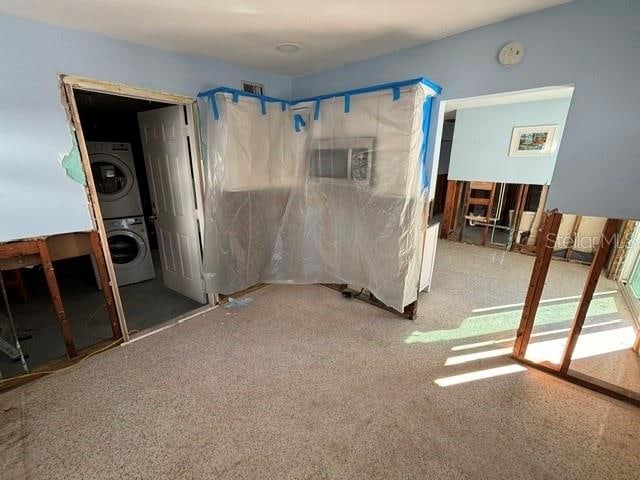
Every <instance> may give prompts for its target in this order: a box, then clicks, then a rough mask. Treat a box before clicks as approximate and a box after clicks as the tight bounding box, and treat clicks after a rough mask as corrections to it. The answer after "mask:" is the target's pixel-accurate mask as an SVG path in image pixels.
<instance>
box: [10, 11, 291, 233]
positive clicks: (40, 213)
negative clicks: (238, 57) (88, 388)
mask: <svg viewBox="0 0 640 480" xmlns="http://www.w3.org/2000/svg"><path fill="white" fill-rule="evenodd" d="M0 64H1V65H2V75H0V241H7V240H11V239H17V238H27V237H33V236H37V235H48V234H55V233H63V232H71V231H80V230H87V229H90V228H91V227H92V225H91V220H90V216H89V211H88V204H87V199H86V196H85V192H84V187H83V186H82V185H80V184H78V183H76V182H74V181H73V180H71V179H70V178H68V177H67V176H66V174H65V171H64V170H63V169H62V167H61V166H60V163H59V155H60V153H65V152H67V151H69V150H70V148H71V145H72V144H71V136H70V132H69V127H68V123H67V120H66V118H65V113H64V109H63V107H62V104H61V103H60V91H59V86H58V75H59V74H61V73H65V74H71V75H80V76H85V77H92V78H96V79H99V80H106V81H111V82H119V83H124V84H128V85H132V86H138V87H145V88H150V89H155V90H162V91H166V92H170V93H175V94H182V95H189V96H195V95H196V94H197V93H198V92H199V91H201V90H206V89H209V88H212V87H214V86H218V85H228V86H235V87H238V88H239V87H240V81H241V80H253V81H257V82H259V83H263V84H264V85H265V87H266V93H267V94H269V95H273V96H281V97H285V98H287V97H289V96H290V90H291V81H290V79H289V78H286V77H281V76H277V75H272V74H267V73H261V72H257V71H254V70H250V69H246V68H243V67H239V66H237V65H233V64H230V63H225V62H220V61H215V60H209V59H204V58H198V57H193V56H186V55H178V54H175V53H169V52H164V51H161V50H157V49H154V48H148V47H143V46H139V45H135V44H132V43H128V42H122V41H117V40H112V39H109V38H106V37H102V36H98V35H94V34H89V33H82V32H77V31H73V30H69V29H65V28H60V27H54V26H50V25H46V24H43V23H39V22H33V21H29V20H23V19H18V18H15V17H10V16H4V15H0Z"/></svg>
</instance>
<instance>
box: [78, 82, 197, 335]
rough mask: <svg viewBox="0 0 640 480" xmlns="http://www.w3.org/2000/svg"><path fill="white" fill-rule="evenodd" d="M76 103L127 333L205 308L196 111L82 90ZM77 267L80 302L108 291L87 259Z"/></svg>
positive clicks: (167, 104) (82, 259)
mask: <svg viewBox="0 0 640 480" xmlns="http://www.w3.org/2000/svg"><path fill="white" fill-rule="evenodd" d="M74 98H75V102H76V105H77V108H78V114H79V121H80V125H81V127H82V133H83V137H84V140H85V143H86V146H87V152H88V154H89V160H90V165H91V172H90V173H91V175H92V178H93V182H94V184H95V187H96V192H97V197H98V202H99V205H100V211H101V214H102V220H103V223H104V227H105V233H106V237H107V244H108V248H109V253H110V255H111V259H112V262H113V267H114V270H115V275H116V283H117V285H118V288H119V290H120V296H121V298H122V303H123V307H124V313H125V315H126V319H127V325H128V328H129V329H130V330H134V329H135V330H138V331H140V330H144V329H148V328H150V327H153V326H156V325H159V324H161V323H164V322H166V321H167V320H171V319H172V318H175V317H177V316H180V315H183V314H185V313H187V312H190V311H192V310H194V309H196V308H199V307H201V306H202V305H204V304H205V303H207V295H206V293H205V292H204V285H203V282H202V274H201V256H202V250H201V243H200V240H201V239H200V233H199V225H198V218H197V209H198V207H199V202H198V196H197V195H196V189H197V188H198V186H197V181H196V178H199V177H198V176H197V175H196V174H195V173H194V164H195V163H196V162H195V161H194V160H195V159H194V158H192V152H193V149H194V145H195V138H193V137H194V134H193V132H194V130H193V128H191V126H192V125H191V123H190V122H189V120H190V117H192V115H190V112H189V111H188V110H189V109H190V107H189V106H187V105H175V104H169V103H165V102H158V101H153V100H147V99H139V98H131V97H126V96H120V95H113V94H107V93H99V92H92V91H88V90H82V89H74ZM71 268H74V270H75V271H76V272H82V275H76V278H77V279H78V285H77V289H76V291H75V292H74V293H75V294H77V295H78V298H82V297H85V294H86V293H87V290H88V289H95V287H96V286H97V287H98V288H101V287H102V286H101V285H100V284H99V283H100V282H99V279H97V277H96V281H95V282H93V281H91V280H92V279H93V275H92V273H93V272H92V270H93V268H92V265H91V264H90V263H89V261H88V259H87V258H86V257H84V258H79V259H78V260H77V262H76V264H74V265H73V266H71ZM67 297H68V300H67V302H72V301H73V296H72V295H71V294H68V296H67ZM87 308H91V306H89V305H87ZM95 315H96V316H99V315H101V312H97V313H96V314H95ZM95 324H96V325H103V324H104V323H103V322H100V321H98V319H96V322H95ZM96 333H98V334H102V332H96Z"/></svg>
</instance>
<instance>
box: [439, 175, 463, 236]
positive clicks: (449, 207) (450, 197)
mask: <svg viewBox="0 0 640 480" xmlns="http://www.w3.org/2000/svg"><path fill="white" fill-rule="evenodd" d="M458 184H459V182H457V181H455V180H449V181H448V182H447V193H446V195H445V200H444V217H443V221H442V228H441V229H440V238H448V237H449V234H450V233H451V232H452V231H453V230H454V229H455V218H456V200H457V198H458Z"/></svg>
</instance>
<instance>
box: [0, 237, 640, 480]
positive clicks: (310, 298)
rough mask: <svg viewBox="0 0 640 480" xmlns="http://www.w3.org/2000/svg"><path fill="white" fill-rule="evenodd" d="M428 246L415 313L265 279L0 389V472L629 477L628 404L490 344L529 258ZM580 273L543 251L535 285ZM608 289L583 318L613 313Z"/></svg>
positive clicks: (512, 309) (638, 440)
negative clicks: (183, 317) (226, 304)
mask: <svg viewBox="0 0 640 480" xmlns="http://www.w3.org/2000/svg"><path fill="white" fill-rule="evenodd" d="M438 248H439V253H438V258H437V267H436V273H435V279H434V286H433V290H432V292H431V293H429V294H425V295H423V296H422V298H421V313H420V318H419V319H418V321H416V322H410V321H407V320H402V319H400V318H398V317H396V316H394V315H393V314H391V313H388V312H385V311H381V310H379V309H376V308H375V307H371V306H369V305H366V304H364V303H362V302H359V301H357V300H346V299H344V298H342V297H341V296H340V295H339V294H337V293H336V292H333V291H331V290H329V289H327V288H325V287H321V286H268V287H266V288H264V289H262V290H259V291H256V292H253V293H252V294H250V296H251V297H253V299H254V301H253V302H252V303H251V304H249V305H248V306H245V307H240V308H237V309H233V310H228V309H225V308H218V309H215V310H213V311H211V312H209V313H207V314H204V315H201V316H199V317H196V318H193V319H191V320H188V321H186V322H184V323H182V324H180V325H177V326H175V327H173V328H169V329H166V330H163V331H162V332H159V333H157V334H154V335H152V336H149V337H146V338H143V339H140V340H139V341H136V342H133V343H131V344H128V345H125V346H122V347H118V348H116V349H113V350H111V351H108V352H106V353H104V354H101V355H98V356H96V357H93V358H91V359H89V360H87V361H86V362H84V363H83V364H82V365H80V366H78V367H76V368H73V369H70V370H67V371H65V372H62V373H58V374H55V375H52V376H50V377H48V378H44V379H41V380H38V381H36V382H33V383H31V384H29V385H27V386H24V387H21V388H19V389H16V390H12V391H9V392H7V393H5V394H3V395H0V445H1V446H0V465H2V471H1V473H0V477H1V478H2V479H3V480H5V479H6V480H9V479H22V478H25V479H48V480H53V479H63V478H64V479H122V478H137V479H154V480H158V479H210V478H220V479H245V478H246V479H259V478H274V479H283V478H287V479H288V478H296V479H297V478H300V479H303V478H313V479H315V478H319V479H323V478H331V479H351V478H363V479H365V478H366V479H392V478H393V479H395V478H401V479H408V478H416V479H418V478H419V479H426V478H436V479H447V478H456V479H462V478H469V479H477V478H491V479H493V478H503V479H515V478H517V479H541V478H544V479H556V478H557V479H585V478H615V479H627V478H629V479H632V478H633V479H636V478H638V462H639V459H638V453H639V452H640V450H639V448H638V446H639V445H640V409H638V408H634V407H631V406H629V405H626V404H623V403H620V402H617V401H613V400H610V399H608V398H606V397H603V396H600V395H598V394H595V393H592V392H590V391H587V390H584V389H582V388H580V387H577V386H573V385H570V384H567V383H564V382H562V381H561V380H558V379H555V378H552V377H550V376H547V375H545V374H543V373H540V372H537V371H530V370H520V369H519V368H518V367H519V366H518V365H516V364H514V362H512V361H511V360H510V359H509V357H508V355H507V354H506V353H505V354H502V355H499V356H495V352H493V351H494V350H496V349H497V348H502V347H508V346H509V344H508V342H507V343H505V339H506V340H508V339H509V337H511V336H513V334H514V327H515V325H517V320H518V318H519V312H518V309H519V307H518V306H509V305H510V304H517V303H519V302H522V301H523V299H524V292H525V289H526V285H527V283H528V279H529V273H530V269H531V265H532V262H533V259H532V257H527V256H523V255H519V254H506V253H503V252H498V251H492V250H488V249H482V248H480V247H473V246H468V245H461V244H457V243H454V242H441V243H440V244H439V247H438ZM584 275H586V270H585V269H584V267H581V266H579V265H570V264H566V263H561V262H554V263H553V265H552V268H551V273H550V277H549V281H548V284H547V288H546V290H545V298H547V299H552V298H558V297H566V296H571V295H576V294H577V293H579V292H580V289H581V280H583V279H584ZM600 283H601V285H600V286H599V290H600V291H601V292H603V291H606V290H611V286H612V285H611V284H609V283H607V282H600ZM613 285H614V286H615V284H613ZM605 296H606V295H605ZM614 297H615V295H614ZM614 297H612V298H613V306H614V308H613V310H616V311H612V308H609V309H606V308H604V307H606V306H607V305H608V306H609V307H611V302H609V303H607V305H605V306H603V309H601V310H600V311H598V312H595V313H594V315H592V316H591V317H590V320H589V321H590V322H596V323H597V322H599V323H603V321H602V319H603V318H605V317H602V316H603V315H604V316H606V318H607V319H610V318H612V317H611V316H612V315H613V316H614V317H615V316H617V317H624V316H625V315H626V313H624V312H623V306H622V305H620V304H619V299H617V297H616V298H614ZM562 302H563V301H556V302H550V304H551V305H556V304H561V303H562ZM565 302H566V300H565ZM496 307H499V308H497V309H496ZM474 310H475V312H474ZM563 311H564V310H563ZM596 314H597V315H596ZM608 321H612V320H608ZM568 322H569V320H566V319H562V320H561V321H558V322H555V323H549V324H547V326H548V328H551V326H553V328H555V329H558V328H559V327H560V326H561V325H560V324H562V325H565V324H568ZM543 327H544V326H543ZM594 328H603V327H597V326H596V327H594ZM474 344H475V346H474ZM507 351H508V348H507ZM479 352H491V354H487V355H489V356H488V358H482V355H480V357H473V356H472V357H463V356H462V355H467V354H469V353H479ZM461 375H464V376H461ZM481 377H484V378H481Z"/></svg>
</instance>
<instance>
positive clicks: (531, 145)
mask: <svg viewBox="0 0 640 480" xmlns="http://www.w3.org/2000/svg"><path fill="white" fill-rule="evenodd" d="M557 128H558V126H557V125H533V126H527V127H514V128H513V133H512V134H511V145H510V147H509V156H510V157H544V156H548V155H551V154H552V153H553V151H554V150H555V142H554V138H555V135H556V129H557Z"/></svg>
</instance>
